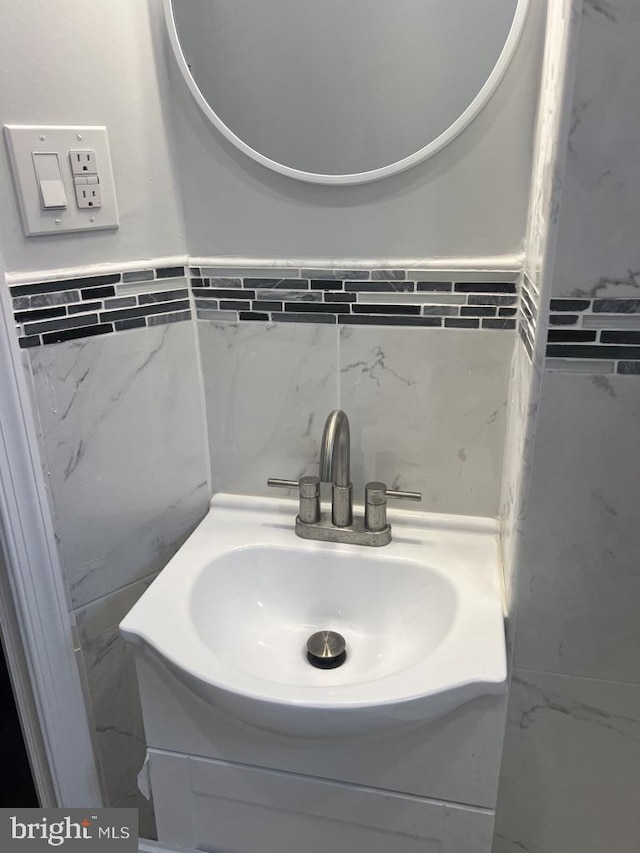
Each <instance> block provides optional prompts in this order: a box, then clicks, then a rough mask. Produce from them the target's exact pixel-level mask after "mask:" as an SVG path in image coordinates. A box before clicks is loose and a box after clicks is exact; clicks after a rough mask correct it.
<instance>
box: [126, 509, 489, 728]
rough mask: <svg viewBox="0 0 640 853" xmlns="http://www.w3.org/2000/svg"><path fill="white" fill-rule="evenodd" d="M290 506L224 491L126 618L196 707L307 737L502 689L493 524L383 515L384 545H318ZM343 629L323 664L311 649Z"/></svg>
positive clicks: (415, 714)
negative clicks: (309, 644)
mask: <svg viewBox="0 0 640 853" xmlns="http://www.w3.org/2000/svg"><path fill="white" fill-rule="evenodd" d="M295 515H296V503H295V502H294V501H291V500H277V499H271V498H247V497H238V496H231V495H218V496H216V497H215V498H214V499H213V501H212V503H211V510H210V512H209V514H208V515H207V517H206V518H205V519H204V520H203V521H202V522H201V524H200V525H199V526H198V528H197V529H196V531H195V532H194V533H193V535H192V536H191V537H190V538H189V540H188V541H187V542H186V543H185V545H183V547H182V548H181V549H180V551H179V552H178V553H177V554H176V556H175V557H174V558H173V559H172V560H171V562H170V563H169V564H168V565H167V567H166V568H165V569H164V570H163V572H162V573H161V574H160V576H159V577H158V579H157V580H156V581H155V582H154V583H153V584H152V586H151V587H150V588H149V589H148V590H147V592H145V594H144V595H143V596H142V598H141V599H140V600H139V601H138V603H137V604H136V605H135V607H134V608H133V609H132V610H131V611H130V613H129V614H128V615H127V616H126V617H125V619H124V620H123V622H122V623H121V625H120V630H121V632H122V635H123V636H124V637H125V639H127V640H129V641H131V642H133V643H137V644H139V645H141V646H142V647H143V648H145V649H147V650H149V651H151V653H152V654H153V655H154V656H155V657H156V658H159V659H160V660H161V661H162V662H163V664H164V665H165V666H166V667H167V668H168V669H169V670H170V671H171V672H172V673H173V674H174V675H175V676H176V677H177V678H179V679H180V680H181V681H182V682H183V683H185V684H186V685H187V686H189V687H190V688H191V689H192V690H193V691H194V692H195V693H196V694H198V695H199V696H200V697H201V698H202V699H203V700H205V701H206V702H208V703H210V704H211V705H213V706H216V707H218V708H220V709H222V710H224V711H225V712H227V713H228V714H231V715H233V716H235V717H237V718H239V719H241V720H243V721H245V722H248V723H251V724H253V725H256V726H259V727H261V728H266V729H269V730H272V731H277V732H280V733H284V734H291V735H296V736H303V737H323V736H341V735H347V734H354V733H357V732H364V731H372V730H376V729H382V728H386V727H388V726H403V725H407V724H416V723H419V722H422V721H427V720H429V719H433V718H434V717H437V716H439V715H441V714H443V713H445V712H447V711H449V710H451V709H452V708H454V707H456V706H458V705H461V704H462V703H464V702H466V701H468V700H470V699H473V698H475V697H477V696H481V695H484V694H501V693H504V691H505V689H506V657H505V642H504V631H503V617H502V606H501V600H500V585H499V580H498V578H499V556H498V547H497V536H496V525H495V522H493V521H490V520H487V519H474V518H462V517H455V516H442V515H432V514H427V513H417V512H402V511H390V513H389V520H390V521H391V523H392V527H393V534H394V539H393V542H392V543H391V544H390V545H388V546H386V547H384V548H381V549H375V550H374V549H369V548H364V547H362V546H355V545H341V544H333V543H324V542H311V541H307V540H302V539H298V538H297V537H296V536H295V534H294V532H293V529H294V520H295ZM325 629H326V630H333V631H337V632H339V633H340V634H342V635H343V636H344V637H345V639H346V644H347V659H346V661H345V663H344V664H343V665H342V666H340V667H338V668H337V669H329V670H324V669H316V668H315V667H313V666H311V665H310V664H309V662H308V660H307V657H306V641H307V639H308V637H309V636H310V635H311V634H313V633H314V632H316V631H319V630H325Z"/></svg>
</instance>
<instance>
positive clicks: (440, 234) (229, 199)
mask: <svg viewBox="0 0 640 853" xmlns="http://www.w3.org/2000/svg"><path fill="white" fill-rule="evenodd" d="M150 4H151V6H152V7H154V6H155V7H157V6H159V5H160V0H150ZM531 7H532V8H531V10H530V16H529V21H528V23H527V27H526V31H525V35H524V38H523V40H522V42H521V44H520V47H519V49H518V52H517V55H516V57H515V59H514V61H513V63H512V65H511V66H510V68H509V70H508V72H507V75H506V77H505V79H504V80H503V82H502V84H501V85H500V87H499V89H498V91H497V92H496V94H495V95H494V97H493V98H492V100H491V101H490V103H489V104H488V106H487V107H486V108H485V110H483V112H482V113H481V114H480V116H479V117H478V118H477V119H476V120H475V121H474V122H473V123H472V124H471V125H470V127H469V128H467V130H466V131H465V132H464V133H463V134H462V135H461V136H460V137H458V139H457V140H455V141H454V142H453V143H452V144H451V145H449V146H448V147H447V148H445V149H444V150H443V151H442V152H440V154H438V155H436V156H435V157H433V158H431V159H430V160H428V161H426V162H425V163H423V164H421V165H420V166H417V167H416V168H414V169H411V170H410V171H408V172H407V173H404V174H402V175H399V176H396V177H394V178H389V179H386V180H384V181H381V182H380V183H377V184H370V185H366V186H362V187H320V186H309V185H306V184H302V183H299V182H297V181H294V180H293V179H290V178H286V177H283V176H279V175H276V174H274V173H272V172H270V171H269V170H267V169H265V168H264V167H262V166H260V165H258V164H256V163H253V162H252V161H250V160H249V159H248V158H246V157H245V156H244V155H242V154H240V153H239V152H238V151H237V150H236V149H235V148H234V147H233V146H232V145H231V144H230V143H227V142H226V141H225V140H224V139H223V138H222V137H221V135H220V134H218V133H217V131H215V130H214V129H213V128H212V126H211V125H210V124H209V123H208V121H207V120H206V119H205V118H204V117H203V115H202V114H201V112H200V110H199V109H198V107H197V106H196V104H195V102H194V101H193V99H192V96H191V95H190V93H189V91H188V89H187V86H186V84H185V82H184V80H183V79H182V77H181V75H180V73H179V71H178V69H177V66H176V63H175V61H174V59H173V55H172V54H171V51H170V47H169V45H168V44H167V39H166V37H165V39H164V52H165V57H164V59H163V60H162V61H163V62H165V63H166V66H167V67H168V69H169V75H170V86H171V93H172V97H171V104H172V107H173V122H172V124H173V131H174V134H175V143H176V144H175V148H176V151H178V152H179V154H180V156H179V161H180V162H179V169H180V180H181V185H182V187H183V199H184V206H185V223H186V230H187V235H188V248H189V251H190V253H191V254H192V255H194V256H211V255H223V256H225V255H240V256H247V257H254V258H257V257H285V258H286V257H295V258H304V257H324V258H355V259H357V258H373V257H385V258H411V257H424V258H438V257H452V258H461V257H473V256H483V257H486V256H495V255H506V254H511V253H515V252H519V251H520V250H521V247H522V243H523V238H524V234H525V230H526V215H527V206H528V198H529V190H530V177H531V165H532V147H533V143H532V140H533V122H534V117H535V109H536V103H537V91H538V84H539V76H540V54H541V50H542V40H543V29H544V27H543V24H544V12H545V7H546V3H545V2H544V0H534V2H532V3H531ZM280 23H281V25H284V24H283V23H282V22H280ZM469 50H473V45H472V44H470V45H460V49H459V52H458V53H457V54H456V55H455V56H452V57H451V61H452V63H457V62H463V61H464V56H465V52H466V51H469ZM380 120H381V121H382V122H384V120H385V117H384V115H381V116H380ZM291 132H292V133H295V127H292V128H291Z"/></svg>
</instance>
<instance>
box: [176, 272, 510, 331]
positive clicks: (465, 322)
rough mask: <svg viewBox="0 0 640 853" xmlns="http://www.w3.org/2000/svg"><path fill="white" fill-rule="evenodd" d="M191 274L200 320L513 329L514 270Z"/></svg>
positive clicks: (191, 283)
mask: <svg viewBox="0 0 640 853" xmlns="http://www.w3.org/2000/svg"><path fill="white" fill-rule="evenodd" d="M189 277H190V285H191V289H192V291H193V294H194V297H195V306H196V313H197V317H198V319H200V320H218V321H229V322H239V321H243V320H248V321H255V322H272V323H282V322H284V323H334V324H341V325H345V324H346V325H384V326H423V327H430V328H451V329H476V330H478V329H485V330H489V329H490V330H494V331H495V330H498V331H507V330H514V329H515V328H516V314H517V306H518V288H517V284H516V279H517V274H516V273H514V274H513V276H511V280H506V279H505V276H504V274H503V273H500V274H498V275H496V280H495V281H491V280H490V279H489V280H487V274H486V273H481V274H478V276H477V280H475V281H474V280H473V278H472V276H470V275H469V274H468V273H466V274H465V275H464V276H461V275H457V274H456V273H447V272H445V271H443V272H441V273H440V272H438V273H434V272H433V271H420V270H412V269H334V268H324V269H319V268H308V269H307V268H295V267H276V268H266V267H260V268H258V267H256V268H252V267H243V268H234V267H190V269H189ZM462 279H464V280H462ZM498 279H499V280H498Z"/></svg>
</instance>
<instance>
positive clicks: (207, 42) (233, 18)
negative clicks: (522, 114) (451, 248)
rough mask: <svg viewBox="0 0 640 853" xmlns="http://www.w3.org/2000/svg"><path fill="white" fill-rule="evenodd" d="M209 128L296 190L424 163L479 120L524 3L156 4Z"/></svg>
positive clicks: (331, 0) (283, 0)
mask: <svg viewBox="0 0 640 853" xmlns="http://www.w3.org/2000/svg"><path fill="white" fill-rule="evenodd" d="M164 3H165V17H166V21H167V26H168V29H169V34H170V38H171V42H172V45H173V48H174V52H175V55H176V58H177V60H178V63H179V65H180V68H181V70H182V73H183V75H184V77H185V79H186V81H187V84H188V86H189V88H190V89H191V92H192V93H193V95H194V97H195V98H196V100H197V101H198V103H199V104H200V106H201V108H202V109H203V110H204V112H205V114H206V115H207V116H208V118H209V119H210V120H211V121H212V122H213V124H214V125H215V127H216V128H217V129H218V130H219V131H220V132H221V133H223V134H224V136H225V137H226V138H227V139H229V140H230V141H231V142H233V143H234V145H236V146H237V147H238V148H239V149H240V150H241V151H243V152H244V153H245V154H247V155H249V156H250V157H252V158H253V159H254V160H257V161H258V162H259V163H262V164H263V165H264V166H267V167H269V168H270V169H273V170H275V171H276V172H280V173H281V174H285V175H289V176H290V177H293V178H298V179H299V180H303V181H309V182H312V183H323V184H357V183H364V182H366V181H374V180H379V179H380V178H384V177H387V176H388V175H392V174H395V173H397V172H400V171H403V170H404V169H408V168H409V167H410V166H413V165H415V164H416V163H418V162H420V161H421V160H424V159H425V158H427V157H429V156H431V155H432V154H435V153H436V151H439V150H440V149H441V148H442V147H443V146H444V145H446V144H447V143H448V142H450V141H451V140H452V139H453V138H454V137H455V136H457V135H458V134H459V133H460V132H461V131H462V130H463V129H464V128H465V127H466V126H467V125H468V124H469V122H470V121H471V120H472V119H473V118H474V117H475V116H476V115H477V114H478V112H479V111H480V110H481V109H482V107H483V106H484V104H485V103H486V102H487V100H488V99H489V97H490V96H491V94H492V93H493V92H494V90H495V88H496V87H497V85H498V83H499V82H500V79H501V78H502V75H503V74H504V72H505V70H506V68H507V65H508V63H509V61H510V59H511V57H512V56H513V53H514V51H515V48H516V46H517V43H518V39H519V37H520V34H521V32H522V28H523V26H524V20H525V16H526V10H527V6H528V3H529V0H321V2H320V0H164Z"/></svg>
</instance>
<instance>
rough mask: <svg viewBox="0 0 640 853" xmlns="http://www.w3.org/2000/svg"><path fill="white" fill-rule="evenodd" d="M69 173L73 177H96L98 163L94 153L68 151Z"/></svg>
mask: <svg viewBox="0 0 640 853" xmlns="http://www.w3.org/2000/svg"><path fill="white" fill-rule="evenodd" d="M69 160H70V161H71V172H72V173H73V174H74V175H97V174H98V163H97V160H96V152H95V151H69Z"/></svg>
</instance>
